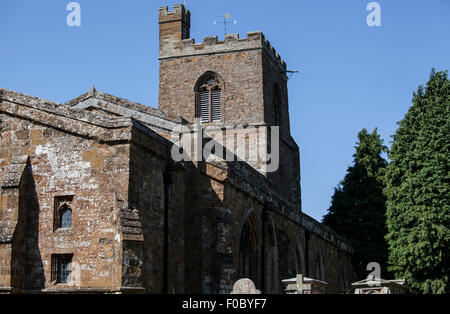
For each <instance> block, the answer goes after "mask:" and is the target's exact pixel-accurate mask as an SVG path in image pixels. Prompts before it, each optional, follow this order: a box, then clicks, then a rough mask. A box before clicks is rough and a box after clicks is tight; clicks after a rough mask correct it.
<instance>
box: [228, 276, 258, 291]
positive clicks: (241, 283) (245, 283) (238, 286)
mask: <svg viewBox="0 0 450 314" xmlns="http://www.w3.org/2000/svg"><path fill="white" fill-rule="evenodd" d="M231 294H261V291H259V290H257V289H256V287H255V284H254V283H253V281H251V280H250V279H248V278H244V279H239V280H238V281H236V283H235V284H234V286H233V291H232V292H231Z"/></svg>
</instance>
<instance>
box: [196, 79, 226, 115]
mask: <svg viewBox="0 0 450 314" xmlns="http://www.w3.org/2000/svg"><path fill="white" fill-rule="evenodd" d="M222 85H223V84H221V83H220V80H219V78H218V76H217V75H216V74H215V73H213V72H207V73H205V74H204V75H203V76H202V77H201V78H200V79H199V80H198V82H197V84H196V88H195V91H196V98H197V104H196V118H199V119H200V121H201V123H211V122H218V121H221V120H222V89H223V88H222Z"/></svg>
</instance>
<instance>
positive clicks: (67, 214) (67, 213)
mask: <svg viewBox="0 0 450 314" xmlns="http://www.w3.org/2000/svg"><path fill="white" fill-rule="evenodd" d="M59 215H60V217H61V218H60V219H61V222H60V226H61V228H63V229H69V228H72V210H71V209H70V207H69V206H67V205H63V206H62V207H61V208H60V209H59Z"/></svg>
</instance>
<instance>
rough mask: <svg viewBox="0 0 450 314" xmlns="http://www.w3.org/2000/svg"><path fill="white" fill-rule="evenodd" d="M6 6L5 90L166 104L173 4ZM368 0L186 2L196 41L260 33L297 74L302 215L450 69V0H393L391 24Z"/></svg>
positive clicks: (1, 46)
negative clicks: (163, 72) (161, 75)
mask: <svg viewBox="0 0 450 314" xmlns="http://www.w3.org/2000/svg"><path fill="white" fill-rule="evenodd" d="M69 2H70V1H68V0H67V1H66V0H40V1H29V0H1V1H0V87H3V88H8V89H12V90H15V91H18V92H22V93H26V94H30V95H33V96H37V97H41V98H45V99H49V100H53V101H58V102H65V101H67V100H69V99H71V98H75V97H76V96H78V95H80V94H82V93H83V92H85V91H87V90H88V89H89V88H90V86H91V85H92V84H95V86H96V88H97V89H99V90H101V91H103V92H107V93H110V94H113V95H116V96H119V97H123V98H127V99H130V100H133V101H137V102H140V103H143V104H146V105H149V106H153V107H157V101H158V60H157V57H158V23H157V18H158V7H160V6H164V5H168V6H170V7H171V6H172V5H173V4H176V3H180V2H181V3H182V2H183V1H181V0H178V1H172V0H151V1H150V0H129V1H118V0H114V1H111V0H79V1H78V3H79V4H80V5H81V10H82V17H81V23H82V25H81V27H75V28H70V27H68V26H67V24H66V16H67V14H68V12H67V11H66V5H67V4H68V3H69ZM369 2H371V1H369V0H340V1H338V0H303V1H301V0H289V1H288V0H280V1H266V0H245V1H243V0H239V1H237V0H227V1H217V0H214V1H211V0H209V1H206V0H187V5H188V8H189V9H190V10H191V12H192V31H191V35H192V37H195V38H196V40H197V42H200V41H202V39H203V37H206V36H211V35H219V38H223V26H220V25H214V24H213V22H214V20H216V19H219V16H220V15H221V14H223V13H224V12H226V13H229V14H231V15H232V19H233V20H237V21H238V23H237V24H236V25H232V26H230V29H229V33H240V34H241V37H246V33H247V32H249V31H254V30H261V31H263V32H264V34H265V35H266V37H267V38H268V39H269V40H270V42H271V43H272V45H273V46H274V47H275V48H276V49H277V51H278V52H279V53H280V55H281V56H282V58H283V59H284V60H285V61H286V62H287V64H288V68H289V69H290V70H299V71H300V73H299V74H296V75H295V76H293V77H292V78H291V80H290V81H289V104H290V114H291V128H292V135H293V137H294V139H295V140H296V141H297V143H298V144H299V146H300V150H301V164H302V165H301V171H302V198H303V210H304V212H306V213H308V214H310V215H311V216H313V217H314V218H316V219H319V220H321V219H322V216H323V215H324V214H325V213H326V211H327V208H328V207H329V205H330V199H331V195H332V194H333V189H334V187H335V186H336V185H337V184H338V183H339V181H340V180H341V179H342V178H343V177H344V175H345V173H346V170H347V167H348V166H349V165H351V163H352V161H353V156H352V155H353V153H354V144H355V141H356V135H357V133H358V132H359V131H360V130H361V129H362V128H367V129H369V130H370V131H371V130H373V129H374V128H375V127H378V129H379V132H380V134H381V135H382V137H383V138H384V139H385V143H386V144H389V141H390V136H391V135H392V134H393V133H394V132H395V130H396V128H397V126H396V122H398V121H399V120H401V119H402V118H403V116H404V114H405V113H406V112H407V110H408V108H409V106H410V105H411V96H412V92H413V90H414V89H416V88H417V86H418V85H420V84H423V83H425V82H426V80H427V78H428V75H429V72H430V70H431V68H432V67H435V68H436V69H437V70H443V69H449V63H450V1H449V0H427V1H425V0H395V1H394V0H389V1H387V0H383V1H381V0H380V1H378V2H379V3H380V5H381V27H375V28H371V27H369V26H368V25H367V24H366V17H367V15H368V13H369V12H367V11H366V6H367V4H368V3H369Z"/></svg>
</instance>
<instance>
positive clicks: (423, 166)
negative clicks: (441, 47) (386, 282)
mask: <svg viewBox="0 0 450 314" xmlns="http://www.w3.org/2000/svg"><path fill="white" fill-rule="evenodd" d="M449 150H450V83H449V80H448V73H447V71H446V72H438V73H435V71H434V69H433V70H432V72H431V75H430V79H429V81H428V83H427V86H426V88H424V87H423V86H419V88H418V89H417V91H416V92H415V93H414V95H413V105H412V107H411V108H410V109H409V111H408V113H407V114H406V116H405V118H404V119H403V120H402V121H400V122H399V128H398V130H397V131H396V133H395V135H394V136H393V142H392V147H391V152H390V159H391V164H390V165H389V167H388V171H387V176H386V179H387V180H386V184H387V188H386V196H387V228H388V235H387V236H386V239H387V240H388V242H389V265H390V270H391V271H392V272H393V273H394V274H395V276H396V277H397V278H404V279H406V280H407V284H408V286H409V287H411V288H412V289H413V290H414V291H415V292H418V293H448V292H449V284H448V279H449V278H448V277H449V270H450V260H449V250H450V241H449V240H450V231H449V224H450V204H449V203H450V189H449V178H450V175H449V163H450V159H449Z"/></svg>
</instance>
